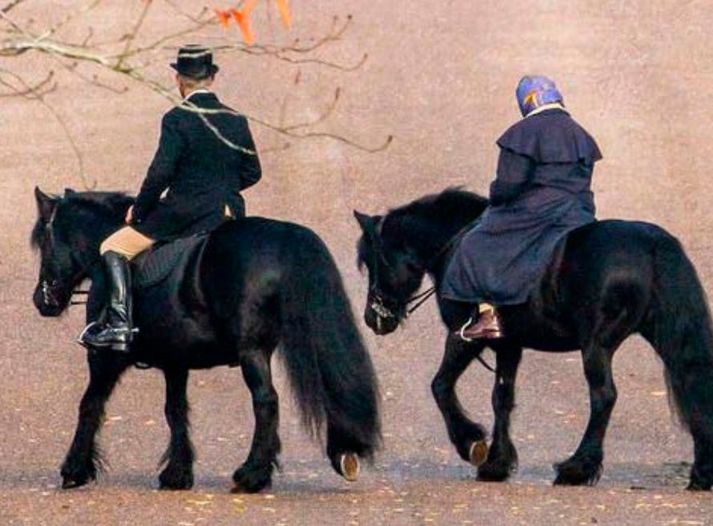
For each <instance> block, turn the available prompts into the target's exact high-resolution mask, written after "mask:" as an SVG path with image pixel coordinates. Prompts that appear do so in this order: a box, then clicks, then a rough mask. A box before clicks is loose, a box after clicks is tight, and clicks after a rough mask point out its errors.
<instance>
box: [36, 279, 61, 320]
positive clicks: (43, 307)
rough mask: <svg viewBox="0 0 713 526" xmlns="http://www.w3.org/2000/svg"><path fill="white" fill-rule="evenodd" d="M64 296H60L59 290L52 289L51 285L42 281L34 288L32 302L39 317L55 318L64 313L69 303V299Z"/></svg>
mask: <svg viewBox="0 0 713 526" xmlns="http://www.w3.org/2000/svg"><path fill="white" fill-rule="evenodd" d="M65 296H66V294H62V293H61V291H60V290H59V289H57V288H55V287H53V284H51V283H49V282H48V281H46V280H43V281H40V282H39V283H38V284H37V287H35V292H34V293H33V295H32V302H33V303H34V304H35V308H37V310H38V311H39V313H40V315H41V316H44V317H47V318H55V317H57V316H59V315H60V314H62V312H64V309H65V308H66V306H67V303H68V302H69V298H65Z"/></svg>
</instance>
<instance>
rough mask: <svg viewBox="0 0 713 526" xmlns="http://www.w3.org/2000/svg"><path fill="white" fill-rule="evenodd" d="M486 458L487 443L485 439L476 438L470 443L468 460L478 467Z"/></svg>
mask: <svg viewBox="0 0 713 526" xmlns="http://www.w3.org/2000/svg"><path fill="white" fill-rule="evenodd" d="M487 458H488V443H487V442H486V441H485V440H477V441H475V442H473V443H472V444H471V445H470V450H469V451H468V460H470V463H471V464H473V465H474V466H476V467H478V466H480V465H481V464H483V462H485V459H487Z"/></svg>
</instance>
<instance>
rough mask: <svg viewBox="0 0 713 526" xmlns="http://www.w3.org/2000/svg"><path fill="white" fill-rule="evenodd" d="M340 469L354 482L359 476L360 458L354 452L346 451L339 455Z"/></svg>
mask: <svg viewBox="0 0 713 526" xmlns="http://www.w3.org/2000/svg"><path fill="white" fill-rule="evenodd" d="M339 470H340V471H341V473H342V477H344V478H345V479H346V480H347V481H349V482H354V481H355V480H356V479H357V478H358V477H359V470H360V468H359V458H358V457H357V456H356V455H355V454H354V453H345V454H343V455H342V456H341V457H339Z"/></svg>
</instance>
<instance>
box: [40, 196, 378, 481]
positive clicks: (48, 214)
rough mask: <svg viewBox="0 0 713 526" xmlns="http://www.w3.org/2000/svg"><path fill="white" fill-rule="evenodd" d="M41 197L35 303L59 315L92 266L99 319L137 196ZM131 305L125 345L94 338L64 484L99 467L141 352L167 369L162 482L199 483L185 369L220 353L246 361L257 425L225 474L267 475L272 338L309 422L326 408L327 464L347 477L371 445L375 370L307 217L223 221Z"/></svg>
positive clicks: (237, 362) (273, 398)
mask: <svg viewBox="0 0 713 526" xmlns="http://www.w3.org/2000/svg"><path fill="white" fill-rule="evenodd" d="M35 197H36V200H37V206H38V211H39V218H38V220H37V223H36V225H35V228H34V231H33V234H32V242H33V244H34V246H36V247H38V248H39V249H40V251H41V257H42V260H41V265H40V273H39V282H38V284H37V287H36V289H35V293H34V298H33V299H34V303H35V306H36V307H37V309H38V310H39V311H40V313H41V314H42V315H43V316H59V315H60V314H61V313H62V312H63V311H64V310H65V309H66V308H67V306H68V305H69V303H70V299H71V297H72V293H73V291H74V289H75V287H77V286H78V285H79V284H80V283H81V282H82V280H84V279H85V278H88V279H90V280H91V281H92V286H91V289H90V292H89V297H88V305H87V321H93V320H96V319H97V317H98V316H99V314H100V310H101V305H103V304H104V301H103V294H104V283H103V281H104V278H103V271H102V269H101V265H99V264H98V262H99V244H100V242H101V241H102V240H103V239H105V238H106V237H107V235H109V234H110V233H111V232H112V231H114V230H116V229H117V228H119V227H120V226H121V225H122V224H123V218H124V215H125V213H126V210H127V208H128V207H129V206H130V205H131V204H132V202H133V199H132V198H129V197H127V196H125V195H123V194H119V193H101V192H82V193H77V192H72V191H67V192H66V193H65V195H64V196H63V197H59V196H48V195H46V194H44V193H42V192H41V191H40V190H39V189H35ZM176 273H178V275H177V274H176ZM134 312H135V319H136V322H137V325H138V326H139V328H140V332H139V334H138V336H137V338H136V340H135V342H134V344H132V352H131V353H130V354H127V353H119V352H112V351H107V350H93V349H90V350H89V351H88V361H89V371H90V379H89V386H88V387H87V390H86V392H85V394H84V397H83V398H82V401H81V404H80V406H79V422H78V424H77V429H76V432H75V435H74V440H73V442H72V445H71V447H70V449H69V452H68V453H67V456H66V459H65V461H64V464H63V465H62V469H61V475H62V486H63V487H64V488H69V487H75V486H81V485H83V484H85V483H87V482H88V481H89V480H91V479H94V478H95V477H96V474H97V469H98V468H99V467H100V455H99V449H98V447H97V444H96V435H97V432H98V431H99V428H100V425H101V422H102V417H103V414H104V406H105V404H106V401H107V399H108V398H109V396H110V395H111V393H112V390H113V388H114V386H115V385H116V384H117V382H118V380H119V378H120V376H121V375H122V373H123V372H124V371H125V370H126V369H127V368H128V367H130V366H131V365H132V364H133V363H135V362H143V363H146V364H149V365H151V366H153V367H157V368H159V369H161V370H162V371H163V373H164V376H165V379H166V405H165V410H166V419H167V421H168V425H169V427H170V430H171V439H170V443H169V446H168V450H167V451H166V454H165V456H164V462H165V463H166V466H165V468H164V469H163V471H162V472H161V474H160V476H159V481H160V485H161V488H166V489H186V488H190V487H191V486H192V485H193V458H194V454H193V446H192V444H191V441H190V438H189V432H188V431H189V428H188V400H187V397H186V383H187V380H188V371H189V369H198V368H208V367H213V366H216V365H234V366H240V367H241V368H242V373H243V378H244V380H245V382H246V384H247V385H248V388H249V389H250V392H251V394H252V399H253V410H254V413H255V432H254V435H253V441H252V446H251V449H250V453H249V455H248V458H247V460H246V461H245V463H244V464H243V465H242V466H241V467H240V468H238V469H237V470H236V471H235V473H234V475H233V480H234V482H235V490H236V491H246V492H254V491H259V490H261V489H262V488H264V487H266V486H268V485H269V484H270V482H271V477H272V472H273V469H274V466H275V465H276V463H277V455H278V453H279V452H280V439H279V436H278V433H277V425H278V399H277V393H276V392H275V389H274V387H273V385H272V378H271V364H270V361H271V356H272V353H273V351H274V350H275V349H276V348H278V349H279V350H281V352H280V353H279V354H281V355H282V357H283V358H284V362H285V365H286V369H287V375H288V377H289V380H290V383H291V385H292V388H293V391H294V393H295V397H296V399H297V402H298V405H299V407H300V409H301V411H302V414H303V420H304V423H305V424H306V426H307V427H308V428H309V429H311V430H312V431H313V432H314V433H315V434H318V435H319V434H320V431H321V429H322V428H323V427H324V423H325V421H326V442H327V455H328V456H329V459H330V461H331V464H332V466H333V467H334V469H335V470H336V471H337V472H338V473H340V474H341V475H343V476H344V477H345V478H347V479H348V480H353V479H355V478H356V476H357V473H358V469H359V461H358V458H359V457H362V458H364V457H365V458H367V459H368V458H370V457H371V456H372V454H373V453H374V450H375V448H376V447H377V444H378V442H379V420H378V414H377V409H378V408H377V385H376V377H375V375H374V371H373V367H372V364H371V360H370V358H369V355H368V354H367V352H366V349H365V348H364V345H363V343H362V340H361V337H360V334H359V332H358V330H357V328H356V326H355V323H354V318H353V315H352V312H351V308H350V306H349V302H348V300H347V297H346V294H345V292H344V287H343V284H342V280H341V277H340V275H339V272H338V270H337V268H336V266H335V264H334V261H333V259H332V257H331V255H330V254H329V251H328V250H327V247H326V246H325V245H324V243H322V241H321V240H320V239H319V237H318V236H317V235H316V234H315V233H314V232H312V231H311V230H309V229H307V228H305V227H302V226H299V225H295V224H292V223H285V222H281V221H274V220H270V219H264V218H259V217H250V218H245V219H241V220H237V221H228V222H226V223H224V224H223V225H221V226H220V227H219V228H218V229H217V230H216V231H214V232H213V233H212V234H211V235H210V236H209V238H208V241H207V242H206V244H205V245H204V246H203V248H202V250H200V251H196V252H195V253H194V256H192V257H191V258H190V259H189V261H188V262H187V263H186V264H185V265H183V266H179V267H178V270H176V271H174V273H173V274H172V275H171V276H170V277H169V278H167V279H166V280H165V283H162V284H161V285H158V286H154V287H150V288H146V289H142V290H140V291H137V293H136V294H135V297H134Z"/></svg>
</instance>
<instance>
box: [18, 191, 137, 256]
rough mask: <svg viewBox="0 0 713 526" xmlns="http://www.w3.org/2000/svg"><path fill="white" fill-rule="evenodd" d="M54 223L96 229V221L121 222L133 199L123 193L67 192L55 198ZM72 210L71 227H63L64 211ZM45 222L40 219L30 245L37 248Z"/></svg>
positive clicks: (65, 219)
mask: <svg viewBox="0 0 713 526" xmlns="http://www.w3.org/2000/svg"><path fill="white" fill-rule="evenodd" d="M56 199H57V204H56V206H57V214H56V221H57V222H58V223H61V224H62V226H65V227H69V228H72V227H74V226H78V227H81V226H83V225H92V226H95V227H98V226H99V225H97V224H96V222H97V221H100V222H103V221H106V223H107V224H114V223H117V222H121V221H123V219H124V215H125V214H126V210H127V209H128V208H129V206H131V205H132V204H133V203H134V200H135V199H134V198H133V197H131V196H129V195H127V194H125V193H123V192H74V191H67V192H66V193H65V195H64V196H57V198H56ZM67 209H72V210H73V212H74V213H73V214H72V218H71V222H72V223H73V224H71V225H65V224H64V223H66V222H67V221H68V220H69V219H68V218H67V217H66V214H64V213H63V211H64V210H67ZM44 229H45V221H43V219H42V218H41V217H40V218H38V219H37V222H36V223H35V226H34V227H33V229H32V234H31V235H30V245H31V246H32V247H33V248H35V249H37V248H39V246H40V244H41V242H42V237H43V235H44Z"/></svg>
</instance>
